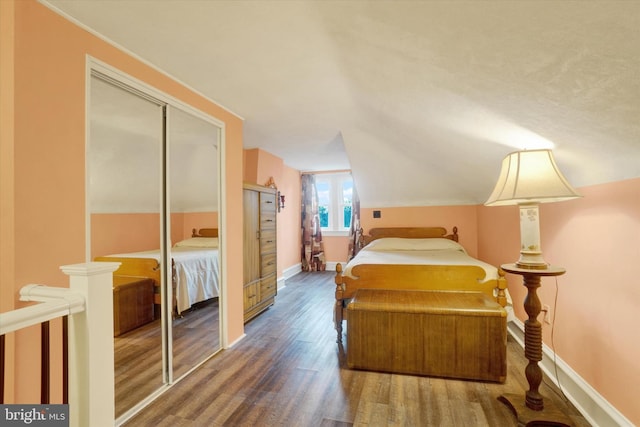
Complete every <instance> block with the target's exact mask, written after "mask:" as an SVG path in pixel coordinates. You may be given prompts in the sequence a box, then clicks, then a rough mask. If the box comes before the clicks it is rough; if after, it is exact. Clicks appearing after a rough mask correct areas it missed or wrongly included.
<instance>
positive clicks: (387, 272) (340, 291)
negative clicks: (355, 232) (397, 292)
mask: <svg viewBox="0 0 640 427" xmlns="http://www.w3.org/2000/svg"><path fill="white" fill-rule="evenodd" d="M360 242H361V243H360V244H359V247H360V250H359V251H358V253H357V254H356V256H355V257H354V258H353V259H351V260H350V261H349V262H348V263H347V264H346V266H345V267H344V269H343V267H342V265H341V264H337V266H336V277H335V283H336V292H335V312H334V322H335V328H336V332H337V334H338V343H341V342H342V323H343V320H344V319H345V318H346V307H347V304H348V302H349V301H350V300H351V299H352V298H353V296H354V295H355V293H356V291H357V290H358V289H403V290H448V291H479V292H483V293H485V294H487V295H489V296H490V297H491V298H494V299H495V300H496V301H497V302H498V303H499V304H500V305H501V306H502V307H504V308H505V309H506V310H507V314H508V315H509V312H510V310H509V307H508V304H509V303H510V298H509V296H508V293H507V290H506V289H507V282H506V279H505V276H504V275H505V273H504V271H502V270H501V269H498V268H496V267H494V266H492V265H490V264H487V263H485V262H482V261H480V260H478V259H475V258H473V257H471V256H469V255H468V254H467V252H466V250H465V249H464V248H463V247H462V246H461V245H460V244H459V243H458V228H457V227H454V228H453V233H451V234H447V230H446V229H445V228H443V227H426V228H418V227H392V228H373V229H371V230H370V231H369V235H362V236H361V238H360Z"/></svg>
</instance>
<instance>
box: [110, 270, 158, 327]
mask: <svg viewBox="0 0 640 427" xmlns="http://www.w3.org/2000/svg"><path fill="white" fill-rule="evenodd" d="M153 286H154V281H153V280H152V279H148V278H145V277H131V276H113V334H114V336H116V337H117V336H118V335H121V334H124V333H125V332H128V331H130V330H132V329H135V328H137V327H139V326H142V325H144V324H146V323H149V322H151V321H153V319H154V313H153Z"/></svg>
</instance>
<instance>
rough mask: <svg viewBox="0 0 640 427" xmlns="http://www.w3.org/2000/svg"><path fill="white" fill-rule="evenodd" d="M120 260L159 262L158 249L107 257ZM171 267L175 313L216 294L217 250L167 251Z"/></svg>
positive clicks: (180, 249) (174, 248)
mask: <svg viewBox="0 0 640 427" xmlns="http://www.w3.org/2000/svg"><path fill="white" fill-rule="evenodd" d="M110 256H113V257H123V258H152V259H155V260H156V261H158V263H160V260H161V256H160V251H159V250H154V251H142V252H132V253H126V254H115V255H110ZM170 256H171V258H172V259H173V263H174V266H175V281H176V290H175V293H176V295H175V297H176V305H177V311H178V313H182V312H183V311H185V310H188V309H189V308H190V307H191V306H192V305H193V304H195V303H197V302H201V301H205V300H208V299H210V298H213V297H217V296H219V295H220V282H219V277H220V270H219V267H218V266H219V263H218V248H211V249H204V248H192V247H173V248H171V254H170Z"/></svg>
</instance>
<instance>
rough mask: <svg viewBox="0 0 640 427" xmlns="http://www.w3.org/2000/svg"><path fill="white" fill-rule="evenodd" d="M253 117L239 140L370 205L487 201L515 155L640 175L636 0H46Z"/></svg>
mask: <svg viewBox="0 0 640 427" xmlns="http://www.w3.org/2000/svg"><path fill="white" fill-rule="evenodd" d="M42 1H43V3H45V4H47V5H49V6H50V7H52V8H55V9H56V10H58V11H60V12H61V13H63V14H65V15H66V16H67V17H71V18H72V19H74V20H76V21H77V22H79V23H81V24H82V25H84V26H86V27H87V28H89V29H91V30H92V31H93V32H95V33H97V34H100V35H102V36H103V37H104V38H106V39H108V40H110V41H112V42H114V43H115V44H116V45H119V46H120V47H123V48H124V49H126V50H128V51H129V52H131V53H133V54H135V55H137V56H138V57H139V58H142V59H143V60H145V61H147V62H148V63H150V64H153V65H154V66H156V67H157V68H159V69H161V70H164V71H165V72H166V73H168V74H170V75H171V76H173V77H174V78H176V79H178V80H179V81H181V82H183V83H185V84H186V85H188V86H190V87H192V88H194V89H195V90H197V91H199V92H200V93H202V94H203V95H205V96H207V97H208V98H210V99H211V100H214V101H215V102H217V103H219V104H220V105H222V106H224V107H226V108H227V109H229V110H231V111H233V112H235V113H236V114H238V115H240V116H241V117H243V118H244V119H245V127H244V145H245V148H261V149H264V150H266V151H268V152H270V153H272V154H274V155H276V156H279V157H281V158H282V159H283V160H284V162H285V164H287V165H288V166H290V167H292V168H295V169H298V170H300V171H321V170H322V171H324V170H338V169H351V170H352V172H353V175H354V179H355V182H356V185H357V187H358V191H359V194H360V197H361V200H362V205H363V206H365V207H385V206H422V205H451V204H476V203H483V202H484V201H485V200H486V198H487V197H488V195H489V194H490V192H491V190H492V188H493V186H494V184H495V180H496V179H497V176H498V172H499V169H500V163H501V160H502V158H503V157H504V156H505V155H506V154H508V153H509V152H511V151H514V150H519V149H533V148H541V147H544V148H553V150H554V153H555V157H556V160H557V163H558V164H559V166H560V168H561V170H562V171H563V172H564V174H565V176H566V177H567V178H568V180H569V181H570V182H571V183H572V184H573V185H574V186H576V187H580V186H585V185H592V184H598V183H604V182H610V181H617V180H623V179H628V178H635V177H639V176H640V2H637V1H551V0H550V1H503V0H500V1H490V0H489V1H385V0H380V1H356V0H353V1H348V0H347V1H303V0H300V1H272V0H266V1H224V0H217V1H206V0H163V1H148V0H119V1H110V0H82V1H78V0H42Z"/></svg>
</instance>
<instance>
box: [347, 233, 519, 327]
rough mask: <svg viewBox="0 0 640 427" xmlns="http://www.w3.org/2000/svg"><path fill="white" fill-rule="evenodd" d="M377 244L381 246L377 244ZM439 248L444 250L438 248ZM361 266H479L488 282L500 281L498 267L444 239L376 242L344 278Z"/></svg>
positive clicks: (361, 253)
mask: <svg viewBox="0 0 640 427" xmlns="http://www.w3.org/2000/svg"><path fill="white" fill-rule="evenodd" d="M381 240H382V242H381ZM403 240H406V243H403V242H402V241H403ZM438 241H440V242H438ZM376 242H378V243H377V244H375V243H376ZM381 247H384V248H386V247H389V248H393V250H386V249H384V248H381ZM425 247H434V248H435V249H427V250H422V249H423V248H425ZM439 247H442V248H443V249H438V248H439ZM402 248H404V249H402ZM415 248H418V249H415ZM360 264H410V265H421V264H428V265H477V266H479V267H482V269H483V270H484V271H485V274H486V275H485V279H484V280H485V281H487V280H495V279H498V269H497V268H496V267H495V266H493V265H491V264H488V263H486V262H483V261H480V260H479V259H476V258H473V257H472V256H470V255H469V254H467V252H466V251H465V249H464V247H462V246H460V245H459V244H458V243H455V242H453V241H450V242H442V239H433V241H431V242H429V239H404V238H385V239H378V240H377V241H375V240H374V241H373V242H372V243H370V244H369V245H367V246H365V247H364V248H362V249H361V250H360V251H359V252H358V254H357V255H356V256H355V257H354V258H353V259H352V260H351V261H349V262H348V263H347V265H346V266H345V268H344V270H343V273H342V275H343V276H347V277H351V278H357V277H356V276H354V275H353V274H352V273H351V271H352V269H353V267H355V266H356V265H360ZM497 292H498V291H497V289H496V290H495V291H494V295H496V296H497ZM505 296H506V298H507V306H506V307H505V310H506V311H507V321H511V320H513V319H514V318H515V315H514V313H513V302H512V300H511V295H509V290H508V289H505Z"/></svg>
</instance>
